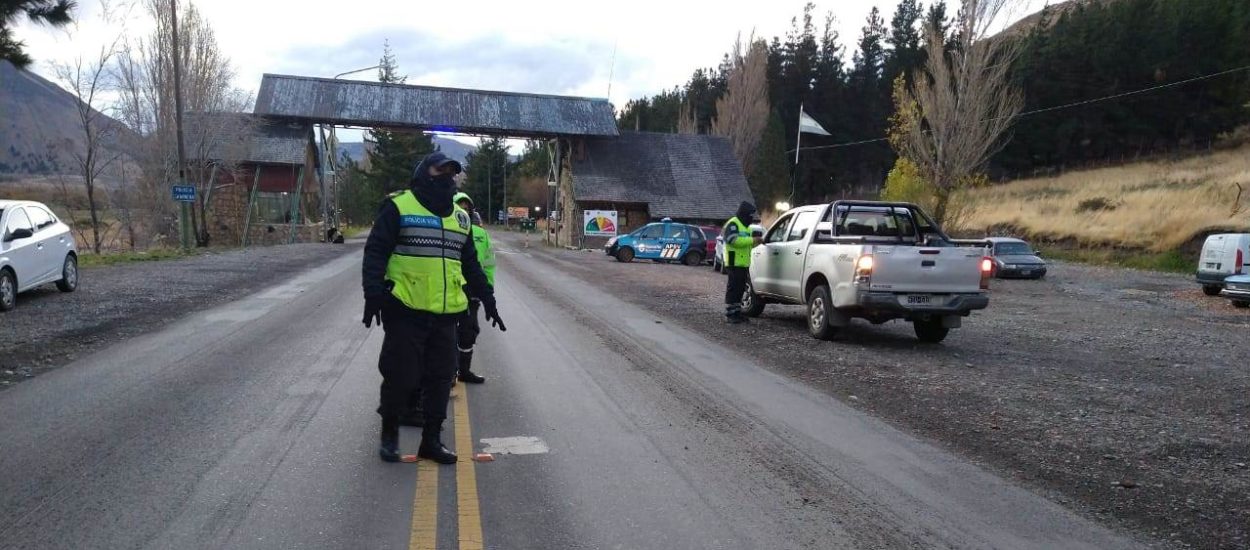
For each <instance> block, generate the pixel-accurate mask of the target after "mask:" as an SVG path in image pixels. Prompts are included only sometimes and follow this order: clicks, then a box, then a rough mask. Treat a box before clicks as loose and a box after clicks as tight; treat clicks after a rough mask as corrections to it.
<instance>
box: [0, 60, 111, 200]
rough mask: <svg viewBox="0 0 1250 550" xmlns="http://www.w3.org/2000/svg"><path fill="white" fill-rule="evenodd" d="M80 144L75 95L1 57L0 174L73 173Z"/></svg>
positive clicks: (81, 145)
mask: <svg viewBox="0 0 1250 550" xmlns="http://www.w3.org/2000/svg"><path fill="white" fill-rule="evenodd" d="M108 120H112V119H108ZM114 122H115V121H114ZM115 123H116V122H115ZM119 126H120V124H119ZM110 146H111V144H110ZM82 147H83V137H82V127H81V126H80V125H79V122H78V110H77V101H76V100H75V98H74V96H73V95H71V94H70V93H69V92H66V91H65V90H63V89H61V88H60V87H59V86H57V85H56V84H53V83H52V82H50V81H48V80H47V79H45V78H43V77H41V76H39V75H37V74H35V73H33V72H30V71H19V70H18V69H17V68H16V67H14V66H13V65H12V64H10V63H9V62H7V61H0V175H7V176H29V175H51V174H72V173H74V172H75V171H76V169H77V168H76V163H75V162H74V158H73V156H72V155H73V151H76V150H80V149H81V148H82Z"/></svg>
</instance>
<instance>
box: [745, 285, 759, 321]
mask: <svg viewBox="0 0 1250 550" xmlns="http://www.w3.org/2000/svg"><path fill="white" fill-rule="evenodd" d="M763 313H764V300H761V299H760V297H759V296H758V295H756V294H755V287H753V286H751V281H747V289H746V292H743V293H742V314H743V315H746V316H747V317H759V316H760V315H761V314H763Z"/></svg>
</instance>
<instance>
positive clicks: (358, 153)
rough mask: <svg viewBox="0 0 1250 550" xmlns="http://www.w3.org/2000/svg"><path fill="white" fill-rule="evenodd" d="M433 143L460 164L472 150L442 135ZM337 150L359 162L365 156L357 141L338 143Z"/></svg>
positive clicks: (363, 145)
mask: <svg viewBox="0 0 1250 550" xmlns="http://www.w3.org/2000/svg"><path fill="white" fill-rule="evenodd" d="M434 145H437V146H438V149H439V150H440V151H442V152H443V153H446V154H447V156H449V157H451V158H453V159H456V160H457V161H459V162H460V163H461V164H463V163H464V159H465V157H466V156H468V154H469V153H470V152H471V151H473V146H472V145H469V144H466V143H463V142H460V141H456V140H454V139H451V138H447V137H443V136H434ZM339 152H340V153H342V154H345V155H347V156H348V157H349V158H351V159H352V160H354V161H356V162H360V160H361V159H363V158H364V157H365V144H364V143H361V142H359V141H352V142H344V143H340V144H339Z"/></svg>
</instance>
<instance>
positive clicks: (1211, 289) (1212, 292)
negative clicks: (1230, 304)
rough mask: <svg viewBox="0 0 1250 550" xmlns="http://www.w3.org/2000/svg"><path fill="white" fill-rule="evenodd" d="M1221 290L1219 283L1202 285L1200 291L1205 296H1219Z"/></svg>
mask: <svg viewBox="0 0 1250 550" xmlns="http://www.w3.org/2000/svg"><path fill="white" fill-rule="evenodd" d="M1221 290H1224V289H1222V288H1220V285H1202V293H1203V294H1206V295H1207V296H1219V295H1220V291H1221Z"/></svg>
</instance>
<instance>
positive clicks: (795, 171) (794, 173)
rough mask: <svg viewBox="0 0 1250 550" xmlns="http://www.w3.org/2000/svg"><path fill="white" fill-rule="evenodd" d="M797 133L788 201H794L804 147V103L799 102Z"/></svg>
mask: <svg viewBox="0 0 1250 550" xmlns="http://www.w3.org/2000/svg"><path fill="white" fill-rule="evenodd" d="M795 129H796V132H797V135H795V137H794V168H793V169H792V170H790V196H788V197H786V202H788V203H791V204H793V203H794V178H796V177H798V173H799V149H801V148H802V147H803V104H802V103H799V119H798V124H795Z"/></svg>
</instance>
